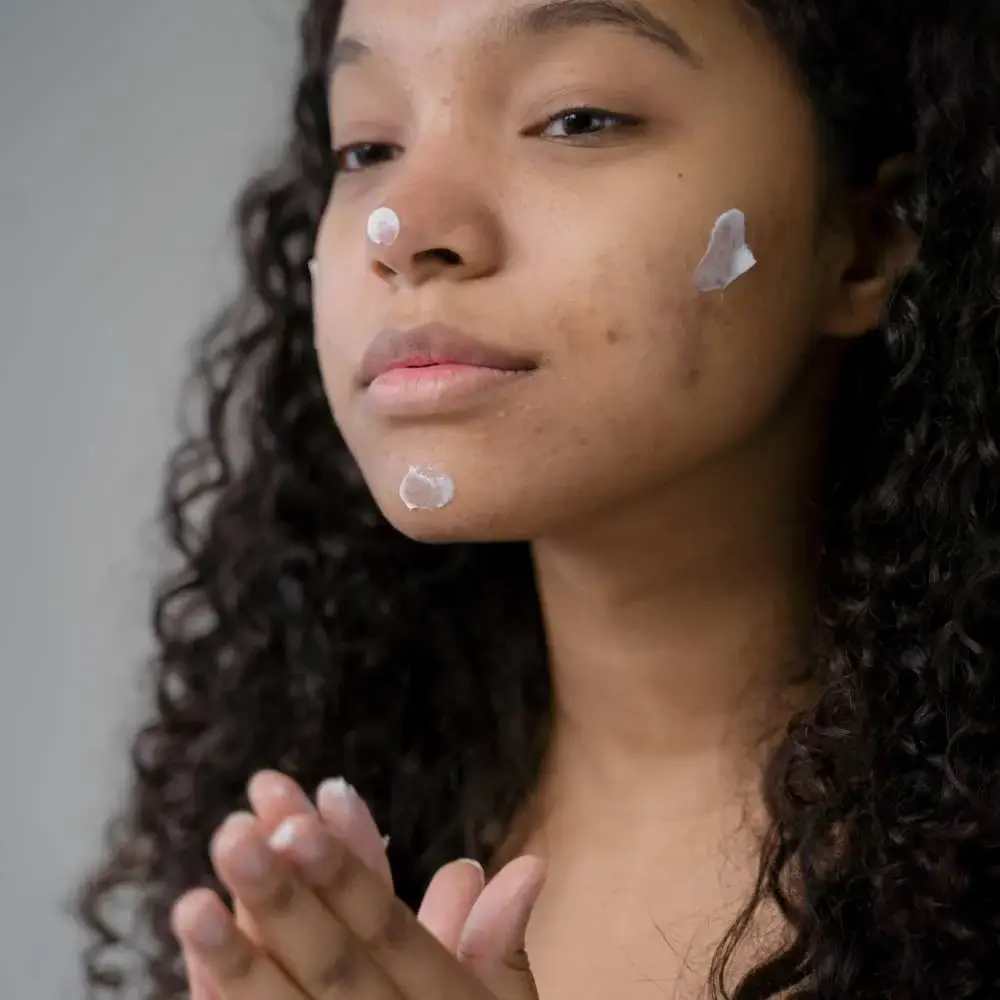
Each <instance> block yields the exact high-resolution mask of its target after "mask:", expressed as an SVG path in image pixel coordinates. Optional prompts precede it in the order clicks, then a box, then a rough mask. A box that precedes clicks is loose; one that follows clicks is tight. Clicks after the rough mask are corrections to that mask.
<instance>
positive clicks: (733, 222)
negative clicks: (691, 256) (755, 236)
mask: <svg viewBox="0 0 1000 1000" xmlns="http://www.w3.org/2000/svg"><path fill="white" fill-rule="evenodd" d="M746 225H747V224H746V218H745V217H744V215H743V213H742V212H741V211H740V210H739V209H738V208H731V209H729V211H728V212H723V213H722V215H720V216H719V218H718V219H717V220H716V223H715V226H714V227H713V229H712V238H711V239H710V240H709V241H708V250H707V251H706V253H705V256H704V257H702V259H701V263H699V265H698V268H697V270H696V271H695V273H694V287H695V288H697V289H698V291H699V292H714V291H718V290H719V289H722V288H726V287H727V286H729V285H731V284H732V283H733V282H734V281H735V280H736V279H737V278H738V277H740V275H742V274H746V273H747V271H749V270H750V268H751V267H753V266H754V265H755V264H756V263H757V258H756V257H754V255H753V251H752V250H751V249H750V247H748V246H747V229H746Z"/></svg>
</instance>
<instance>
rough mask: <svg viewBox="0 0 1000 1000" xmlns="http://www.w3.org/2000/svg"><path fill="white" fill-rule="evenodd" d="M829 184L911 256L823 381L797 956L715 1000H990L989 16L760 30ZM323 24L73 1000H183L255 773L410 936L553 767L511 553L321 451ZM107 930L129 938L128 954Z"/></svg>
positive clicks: (886, 10) (997, 627)
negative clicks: (320, 794)
mask: <svg viewBox="0 0 1000 1000" xmlns="http://www.w3.org/2000/svg"><path fill="white" fill-rule="evenodd" d="M749 6H750V7H752V8H755V10H756V15H757V16H759V17H760V18H761V19H762V21H763V23H764V24H765V25H766V27H767V29H768V30H769V32H770V33H771V35H772V37H773V38H774V39H775V40H776V41H777V43H778V44H779V45H780V46H781V47H782V49H783V50H784V51H785V53H786V54H787V56H788V59H789V61H790V62H791V63H792V64H793V65H794V66H796V67H798V71H799V76H800V79H801V82H802V86H803V87H804V88H805V89H806V90H807V92H808V93H809V95H810V96H811V98H812V101H813V104H814V107H815V109H816V119H817V122H818V123H819V125H820V127H821V129H822V132H823V134H824V136H825V137H826V139H827V140H828V142H827V145H828V147H829V152H830V157H831V162H832V163H835V164H836V169H837V171H838V172H839V173H840V174H841V176H842V177H843V179H844V180H845V181H846V182H847V183H850V184H858V185H861V184H864V183H866V182H868V181H870V180H871V179H872V177H873V176H874V173H875V171H876V169H877V168H878V166H879V164H880V163H881V162H883V161H884V160H886V159H888V158H889V157H894V156H898V155H905V156H907V157H908V162H909V163H910V165H911V169H910V172H909V173H908V175H907V177H906V178H905V182H903V183H901V184H900V185H899V188H898V190H897V191H896V192H895V193H894V197H893V199H892V206H891V213H890V214H891V217H890V218H887V220H886V221H887V224H895V225H899V226H905V227H907V228H908V229H909V230H910V231H912V233H913V234H914V235H915V236H916V237H917V238H918V240H919V247H920V250H919V257H918V259H917V261H916V264H915V266H914V267H912V268H911V269H910V270H909V271H908V272H907V274H906V275H905V276H904V278H903V279H902V280H901V283H900V285H899V287H898V288H897V289H896V290H895V293H894V295H893V296H892V299H891V301H890V303H889V305H888V307H887V309H886V311H885V316H884V319H883V322H882V323H881V324H880V326H879V328H878V329H877V330H874V331H872V332H871V333H870V334H868V335H867V336H866V337H864V338H863V339H861V340H860V341H858V342H857V344H856V346H855V347H854V348H853V349H852V351H851V353H850V354H849V355H848V357H847V360H846V364H845V367H844V370H843V374H842V379H841V384H840V387H839V393H838V396H837V399H836V401H835V405H834V412H833V415H832V426H833V428H834V440H833V442H832V447H831V449H830V455H829V460H828V467H827V469H826V476H825V487H824V493H823V497H822V512H823V518H822V537H821V538H820V540H819V542H820V568H819V581H820V592H819V596H818V601H817V613H816V623H815V629H814V635H813V644H812V645H813V653H812V656H811V669H812V671H813V675H814V676H813V679H814V681H815V682H816V684H817V686H818V688H819V690H820V692H821V693H820V695H819V697H818V698H817V700H816V702H815V704H814V705H813V706H812V707H811V708H809V709H808V710H806V711H804V712H801V713H800V714H798V715H797V716H796V717H795V718H794V719H793V720H792V721H791V723H790V724H789V726H788V730H787V733H785V734H784V735H783V738H782V739H781V740H780V744H779V745H778V747H777V749H776V750H775V751H774V753H773V756H772V757H771V759H770V762H769V764H768V766H767V768H766V772H765V775H764V787H765V795H766V803H767V807H768V810H769V813H770V822H771V825H770V831H769V833H768V835H767V838H766V843H765V846H764V850H763V852H762V855H761V858H760V868H759V876H758V881H757V886H756V890H755V892H754V894H753V896H752V898H751V899H749V900H748V901H747V903H746V907H745V909H744V910H743V912H742V913H741V914H740V916H739V918H738V920H737V921H736V922H735V924H734V925H733V927H732V928H731V929H730V931H729V933H728V934H727V936H726V938H725V940H724V941H723V943H722V945H721V946H720V948H719V950H718V952H717V954H716V956H715V961H714V963H713V970H712V987H713V990H714V991H716V992H717V993H719V994H723V995H725V994H726V992H727V989H726V985H725V982H726V971H727V968H728V966H729V962H730V959H731V957H732V955H733V954H734V952H735V950H736V948H737V947H738V946H739V944H740V942H741V940H742V939H743V938H744V936H745V935H746V934H747V932H748V928H749V926H750V925H751V923H752V920H753V917H754V914H755V913H756V911H757V909H758V908H759V907H760V906H761V905H763V904H764V903H765V902H769V903H772V904H773V903H776V904H777V905H778V906H779V907H780V908H781V910H782V911H783V913H784V914H785V917H786V918H787V921H788V923H789V926H790V928H791V936H790V939H789V942H788V943H787V945H785V946H783V948H782V950H780V951H778V952H776V953H774V954H772V955H770V956H768V957H766V958H765V959H763V960H762V961H761V962H760V964H759V965H758V966H757V967H756V968H755V969H753V970H752V971H751V972H750V973H749V974H748V975H746V976H745V977H744V978H743V980H742V981H741V982H740V983H739V985H738V986H737V987H736V989H735V993H734V995H735V996H736V997H737V998H738V1000H765V998H768V997H773V996H776V995H777V994H778V993H779V992H782V991H791V992H793V993H795V995H797V996H801V997H804V998H805V997H808V998H814V997H815V998H820V997H822V998H824V1000H830V998H840V997H843V998H845V1000H848V998H849V1000H868V998H872V1000H874V998H876V997H877V998H878V1000H884V998H885V997H892V998H893V1000H907V998H917V997H920V998H931V997H933V998H945V997H947V998H949V1000H956V998H960V997H962V998H965V997H987V996H990V997H992V996H997V995H1000V973H998V972H996V971H995V970H997V969H1000V963H998V962H996V961H995V954H994V953H995V951H996V949H997V948H998V947H1000V904H998V903H997V902H996V901H997V900H998V899H1000V663H998V653H1000V513H998V508H997V503H998V485H1000V450H998V443H997V442H998V430H1000V427H998V417H1000V414H998V407H1000V336H998V334H1000V144H998V132H1000V5H998V3H997V0H927V2H924V3H919V2H916V0H914V2H912V3H906V4H900V3H898V2H895V0H865V2H864V3H861V2H860V0H834V2H831V0H752V2H749ZM339 15H340V3H338V2H336V0H313V2H311V3H309V5H308V8H307V9H306V11H305V13H304V15H303V18H302V23H301V40H302V50H303V60H302V64H303V65H302V73H301V76H300V79H299V82H298V86H297V89H296V93H295V97H294V109H293V113H294V129H293V133H292V136H291V139H290V142H289V144H288V147H287V150H286V153H285V154H284V157H283V160H282V162H281V163H280V164H279V165H278V166H277V167H276V168H275V169H273V170H272V171H270V172H268V173H267V174H266V175H264V176H262V177H260V178H258V179H256V180H255V181H254V182H253V183H251V184H250V185H249V186H248V188H247V189H246V190H245V192H244V193H243V195H242V197H241V199H240V201H239V206H238V212H237V222H238V227H239V232H240V234H241V240H242V258H243V265H244V273H245V279H246V290H245V293H244V294H243V295H242V296H241V298H240V300H239V301H238V302H237V303H236V304H234V305H233V306H232V307H231V308H229V309H227V310H226V311H225V312H224V313H223V314H222V315H221V316H220V317H219V318H218V319H217V321H216V322H215V323H214V324H213V325H212V326H211V328H210V329H209V330H208V332H207V333H206V335H205V336H204V337H203V339H202V341H201V342H200V348H199V360H198V364H197V369H196V372H195V375H194V384H195V388H196V390H197V392H198V393H199V396H200V398H201V399H203V400H204V408H203V411H202V412H203V416H204V419H203V421H202V422H201V425H200V426H198V427H196V428H195V429H193V430H192V431H191V433H190V435H189V436H188V437H187V439H186V440H185V441H184V442H183V443H182V445H181V446H180V447H179V448H178V449H177V450H176V452H175V453H174V455H173V456H172V460H171V463H170V466H169V473H168V476H167V483H166V490H165V505H164V519H165V524H166V529H167V531H168V533H169V537H170V540H171V542H172V544H173V546H174V547H175V549H176V550H177V552H178V553H179V555H180V557H181V559H182V566H181V568H180V569H179V570H177V571H176V572H173V573H172V574H171V575H170V576H169V578H168V579H166V580H165V581H164V582H163V584H162V586H161V587H160V589H159V591H158V594H157V596H156V601H155V614H154V629H155V635H156V638H157V642H158V652H157V655H156V657H155V659H154V662H153V670H154V671H155V684H156V693H157V697H156V709H155V715H154V717H153V718H152V720H151V721H149V722H148V724H147V725H145V726H144V728H143V729H142V730H141V731H140V733H139V734H138V736H137V738H136V740H135V743H134V748H133V753H132V756H133V766H134V789H133V794H132V798H131V801H130V805H129V807H128V809H127V811H126V813H125V814H124V815H123V816H122V817H120V818H119V820H118V821H117V822H116V823H115V825H114V826H113V828H112V833H111V845H110V855H109V858H108V859H107V860H106V862H105V863H104V865H103V866H102V867H101V868H100V869H99V871H97V872H96V873H95V874H94V876H93V877H92V879H91V880H89V882H88V884H87V886H86V887H85V890H84V892H83V895H82V898H81V913H82V916H83V919H84V921H85V922H86V924H87V925H88V927H89V928H90V929H91V930H92V931H93V934H94V939H93V944H92V946H91V948H90V949H89V950H88V952H87V956H86V970H87V980H88V983H89V984H90V986H91V989H92V995H93V994H97V993H100V994H101V995H108V996H121V995H123V993H124V991H125V989H126V988H127V986H128V982H127V977H126V976H125V975H124V973H123V971H122V969H121V967H120V963H119V962H118V961H117V960H118V959H119V958H120V957H121V953H122V950H123V949H126V950H129V951H131V953H132V954H133V956H138V958H139V961H140V970H139V979H140V994H141V995H142V996H143V997H145V998H148V1000H173V998H178V997H181V996H183V995H185V991H186V987H185V984H184V980H183V976H182V973H181V968H180V963H179V961H178V951H177V946H176V943H175V942H174V941H173V939H172V937H171V934H170V931H169V928H168V914H169V910H170V907H171V904H172V903H173V901H174V900H175V899H176V898H177V897H178V895H179V894H180V893H182V892H183V891H184V890H186V889H187V888H189V887H191V886H194V885H199V884H202V885H210V886H213V887H215V888H217V889H219V890H220V891H222V890H221V887H220V886H218V885H217V883H216V881H215V879H214V876H213V873H212V870H211V866H210V863H209V860H208V842H209V838H210V835H211V833H212V831H213V829H214V828H215V827H216V825H217V824H218V823H219V822H220V821H221V820H222V819H223V818H224V817H225V815H226V814H228V813H229V812H230V811H232V810H233V809H234V808H239V807H240V806H242V805H243V804H244V801H245V800H244V787H245V782H246V780H247V778H248V776H249V775H250V774H251V773H252V772H254V771H255V770H257V769H259V768H263V767H275V768H278V769H280V770H283V771H286V772H287V773H289V774H290V775H292V776H293V777H295V778H297V779H298V780H299V781H301V782H302V784H303V785H304V787H305V788H306V789H311V788H312V787H313V786H315V785H316V784H317V783H318V782H319V781H320V780H321V779H323V778H325V777H328V776H330V775H337V774H342V775H345V776H346V777H347V778H348V779H349V780H350V781H351V782H352V783H353V784H354V785H355V786H356V787H357V788H358V789H359V791H360V792H361V794H362V795H363V796H364V797H365V798H366V799H367V800H368V802H369V803H370V804H371V806H372V809H373V812H374V814H375V817H376V820H377V821H378V823H379V824H380V827H381V828H382V829H383V830H384V831H386V832H388V833H390V834H391V837H392V846H391V860H392V863H393V868H394V871H395V872H396V873H397V878H398V890H399V892H400V894H401V895H402V896H403V898H404V899H406V900H407V901H408V902H409V903H410V904H411V905H416V903H417V902H418V901H419V898H420V896H421V895H422V892H423V889H424V887H425V885H426V883H427V881H428V879H429V877H430V875H431V874H432V873H433V872H434V871H435V870H436V869H437V867H438V866H439V865H441V864H443V863H444V862H446V861H448V860H450V859H452V858H453V857H455V856H457V855H460V854H464V855H468V856H473V857H480V858H483V859H484V860H485V859H486V858H487V857H488V856H489V855H490V853H491V852H492V851H493V850H494V849H495V848H496V847H497V846H498V845H499V844H500V843H502V842H503V840H504V838H505V834H506V832H507V831H508V828H509V824H510V822H511V820H512V817H513V815H514V811H515V810H516V808H517V806H518V805H519V804H520V803H521V802H522V801H523V799H524V797H525V796H526V794H527V793H528V792H529V790H530V789H531V788H532V786H533V784H534V782H535V780H536V778H537V775H538V771H539V768H540V766H541V761H542V759H543V756H544V754H545V750H546V745H547V740H548V736H549V728H550V719H551V707H550V702H551V689H550V681H549V676H548V669H547V660H546V652H545V642H544V633H543V629H542V624H541V615H540V611H539V607H538V598H537V594H536V591H535V584H534V579H533V575H532V569H531V563H530V558H529V553H528V548H527V545H526V544H502V545H499V544H498V545H479V546H471V545H457V544H456V545H437V546H425V545H420V544H418V543H415V542H412V541H410V540H409V539H407V538H405V537H404V536H402V535H400V534H399V533H397V532H396V531H395V530H393V529H392V528H391V527H390V526H389V525H388V524H387V522H386V521H385V520H384V518H383V517H382V515H381V514H380V513H379V511H378V510H377V508H376V507H375V505H374V502H373V500H372V499H371V497H370V495H369V494H368V492H367V490H366V488H365V486H364V483H363V482H362V480H361V477H360V474H359V472H358V469H357V467H356V465H355V463H354V461H353V459H352V457H351V455H350V453H349V452H348V450H347V448H346V447H345V445H344V442H343V441H342V439H341V438H340V436H339V434H338V432H337V429H336V427H335V425H334V423H333V420H332V417H331V414H330V411H329V408H328V405H327V402H326V399H325V397H324V393H323V388H322V385H321V381H320V376H319V371H318V366H317V359H316V355H315V352H314V348H313V336H312V325H311V323H312V320H311V308H310V285H309V277H308V270H307V262H308V259H309V257H310V256H311V252H312V246H313V242H314V238H315V234H316V229H317V226H318V222H319V218H320V215H321V213H322V210H323V207H324V205H325V202H326V199H327V197H328V194H329V191H330V186H331V184H332V182H333V178H334V166H333V163H332V159H331V154H330V152H329V150H330V134H329V125H328V119H327V108H326V99H327V95H326V92H325V84H326V81H325V65H326V59H327V53H328V50H329V45H330V42H331V40H332V38H333V35H334V34H335V31H336V26H337V22H338V20H339ZM126 923H127V925H128V927H129V932H128V933H126V932H125V931H123V930H122V926H123V925H124V924H126Z"/></svg>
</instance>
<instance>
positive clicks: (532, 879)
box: [458, 855, 546, 1000]
mask: <svg viewBox="0 0 1000 1000" xmlns="http://www.w3.org/2000/svg"><path fill="white" fill-rule="evenodd" d="M545 875H546V865H545V862H544V861H543V860H542V859H541V858H536V857H532V856H530V855H523V856H522V857H519V858H515V859H514V860H513V861H511V862H510V863H509V864H508V865H506V866H504V868H502V869H501V870H500V872H498V873H497V875H496V876H495V877H494V878H493V879H492V880H491V881H490V883H489V885H487V886H486V888H485V889H484V890H483V892H482V895H480V897H479V899H477V900H476V902H475V904H474V905H473V907H472V911H471V912H470V913H469V918H468V920H466V922H465V928H464V930H463V931H462V937H461V940H460V941H459V945H458V958H459V959H460V960H461V962H462V964H463V965H465V966H466V968H468V969H470V970H471V971H472V972H474V973H475V974H476V975H477V976H478V977H479V978H480V979H481V980H482V981H483V982H484V983H485V984H486V986H488V987H489V989H490V990H492V991H493V993H494V994H495V995H496V997H497V998H498V1000H537V998H538V991H537V989H536V988H535V978H534V976H533V975H532V974H531V968H530V966H529V964H528V954H527V950H526V948H525V935H526V933H527V929H528V920H529V919H530V917H531V911H532V909H533V908H534V906H535V903H536V902H537V900H538V896H539V894H540V893H541V891H542V886H543V885H544V883H545Z"/></svg>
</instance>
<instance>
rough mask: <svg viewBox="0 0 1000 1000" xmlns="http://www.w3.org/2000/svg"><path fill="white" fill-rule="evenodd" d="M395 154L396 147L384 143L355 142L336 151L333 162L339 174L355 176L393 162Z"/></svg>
mask: <svg viewBox="0 0 1000 1000" xmlns="http://www.w3.org/2000/svg"><path fill="white" fill-rule="evenodd" d="M395 153H396V150H395V147H393V146H388V145H386V144H385V143H382V142H355V143H352V144H351V145H349V146H341V147H340V148H338V149H335V150H334V151H333V162H334V166H335V168H336V170H337V172H338V173H345V174H355V173H358V171H360V170H367V169H369V168H370V167H374V166H378V164H380V163H386V162H388V161H389V160H392V159H393V158H394V156H395Z"/></svg>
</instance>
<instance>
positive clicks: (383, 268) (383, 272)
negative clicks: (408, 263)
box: [372, 260, 396, 278]
mask: <svg viewBox="0 0 1000 1000" xmlns="http://www.w3.org/2000/svg"><path fill="white" fill-rule="evenodd" d="M372 271H374V272H375V277H376V278H391V277H393V276H394V275H395V273H396V272H395V271H394V270H393V269H392V268H391V267H389V265H388V264H385V263H383V262H382V261H380V260H373V261H372Z"/></svg>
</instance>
